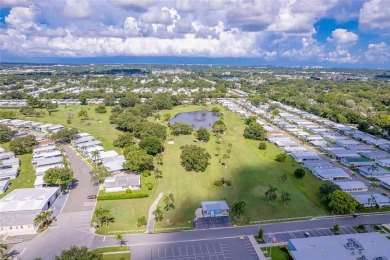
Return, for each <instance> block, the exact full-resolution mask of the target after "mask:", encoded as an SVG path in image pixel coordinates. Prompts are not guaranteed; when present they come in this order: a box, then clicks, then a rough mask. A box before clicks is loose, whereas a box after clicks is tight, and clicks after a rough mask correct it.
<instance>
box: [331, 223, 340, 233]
mask: <svg viewBox="0 0 390 260" xmlns="http://www.w3.org/2000/svg"><path fill="white" fill-rule="evenodd" d="M332 232H333V233H334V234H336V235H338V234H339V232H340V226H339V224H335V225H334V226H333V228H332Z"/></svg>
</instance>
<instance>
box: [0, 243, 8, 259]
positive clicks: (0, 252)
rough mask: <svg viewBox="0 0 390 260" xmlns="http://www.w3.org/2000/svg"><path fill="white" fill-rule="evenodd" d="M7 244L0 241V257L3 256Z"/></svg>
mask: <svg viewBox="0 0 390 260" xmlns="http://www.w3.org/2000/svg"><path fill="white" fill-rule="evenodd" d="M7 248H8V246H7V244H3V243H0V257H1V258H3V257H4V256H5V252H6V250H7Z"/></svg>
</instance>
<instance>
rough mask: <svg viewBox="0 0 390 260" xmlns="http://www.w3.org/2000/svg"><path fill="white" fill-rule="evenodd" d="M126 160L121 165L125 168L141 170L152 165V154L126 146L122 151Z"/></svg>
mask: <svg viewBox="0 0 390 260" xmlns="http://www.w3.org/2000/svg"><path fill="white" fill-rule="evenodd" d="M124 155H125V158H126V162H125V163H124V164H123V167H124V168H125V169H127V170H131V171H135V172H142V171H144V170H150V169H151V168H152V167H153V156H151V155H149V154H147V152H146V151H145V150H142V149H138V148H134V147H131V146H129V147H127V148H126V149H125V151H124Z"/></svg>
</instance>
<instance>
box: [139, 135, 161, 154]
mask: <svg viewBox="0 0 390 260" xmlns="http://www.w3.org/2000/svg"><path fill="white" fill-rule="evenodd" d="M138 145H139V147H141V148H142V149H144V150H145V151H146V152H147V153H148V154H150V155H156V154H158V153H161V152H162V151H163V150H164V145H163V142H162V140H161V139H160V138H158V137H156V136H148V137H145V138H144V139H143V140H142V141H141V142H139V144H138Z"/></svg>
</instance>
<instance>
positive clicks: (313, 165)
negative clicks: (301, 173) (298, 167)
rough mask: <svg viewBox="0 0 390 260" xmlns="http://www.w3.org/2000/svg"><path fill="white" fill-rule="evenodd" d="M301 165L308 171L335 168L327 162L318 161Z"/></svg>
mask: <svg viewBox="0 0 390 260" xmlns="http://www.w3.org/2000/svg"><path fill="white" fill-rule="evenodd" d="M302 165H303V166H304V167H306V168H309V169H314V168H332V167H336V166H335V165H334V164H332V163H331V162H329V161H325V160H318V161H304V162H302Z"/></svg>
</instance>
